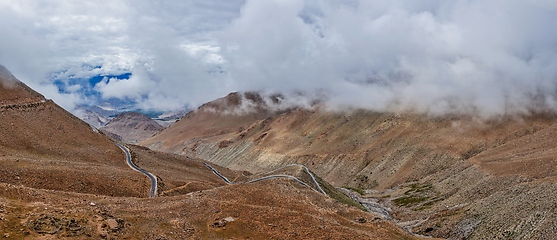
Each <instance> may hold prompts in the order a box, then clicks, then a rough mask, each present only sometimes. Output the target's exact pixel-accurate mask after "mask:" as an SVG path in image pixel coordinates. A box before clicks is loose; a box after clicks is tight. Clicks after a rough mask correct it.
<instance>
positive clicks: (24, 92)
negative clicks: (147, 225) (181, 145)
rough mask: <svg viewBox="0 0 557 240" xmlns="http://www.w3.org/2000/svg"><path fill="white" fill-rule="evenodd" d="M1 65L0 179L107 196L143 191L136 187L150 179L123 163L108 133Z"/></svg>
mask: <svg viewBox="0 0 557 240" xmlns="http://www.w3.org/2000/svg"><path fill="white" fill-rule="evenodd" d="M0 70H1V71H0V72H2V74H1V76H0V82H2V83H3V84H2V85H0V103H1V104H0V162H2V168H1V169H0V182H3V183H8V184H15V185H23V186H26V187H32V188H39V189H50V190H60V191H73V192H80V193H90V194H103V195H109V196H137V197H139V196H143V195H144V194H145V193H143V192H142V191H138V189H141V188H143V186H145V185H147V184H149V182H148V181H147V180H146V179H144V177H142V176H141V175H140V174H136V173H135V172H134V171H132V170H131V169H130V168H129V167H128V166H127V164H126V163H125V162H124V161H123V160H122V159H123V155H122V151H121V150H120V149H119V148H118V147H116V146H115V145H114V144H113V142H112V141H111V140H110V139H109V138H108V137H106V136H104V135H101V134H98V133H96V132H95V131H93V129H92V128H91V127H90V126H89V125H88V124H86V123H84V122H83V121H81V120H79V119H78V118H76V117H74V116H73V115H72V114H70V113H68V112H67V111H65V110H64V109H62V108H61V107H59V106H58V105H56V104H55V103H54V102H52V101H51V100H47V99H45V98H44V97H43V96H42V95H40V94H39V93H37V92H35V91H33V90H32V89H30V88H29V87H27V86H26V85H25V84H23V83H22V82H20V81H19V80H17V79H16V78H15V77H13V76H12V75H11V73H9V71H8V70H6V69H5V68H4V67H1V68H0ZM107 185H114V186H118V187H106V186H107Z"/></svg>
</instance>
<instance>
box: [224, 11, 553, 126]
mask: <svg viewBox="0 0 557 240" xmlns="http://www.w3.org/2000/svg"><path fill="white" fill-rule="evenodd" d="M556 12H557V7H556V4H555V3H554V2H551V1H546V2H543V1H536V2H535V3H532V2H525V1H307V2H302V1H275V2H272V3H269V2H261V1H248V2H247V3H246V4H245V5H244V8H243V9H242V12H241V16H240V17H239V18H238V19H236V20H235V21H234V22H233V23H232V25H231V26H230V27H229V28H228V29H227V32H226V33H225V34H224V39H225V40H227V43H228V44H229V48H230V52H229V54H230V55H229V56H228V59H230V63H231V64H230V74H231V76H232V78H233V79H235V80H238V81H240V82H239V84H240V86H242V88H250V87H251V88H254V89H257V88H272V89H279V90H282V91H294V90H297V89H305V90H312V89H315V90H324V91H326V92H328V93H329V97H330V98H329V101H330V103H331V104H333V105H336V106H337V107H346V106H355V107H363V108H369V109H373V110H393V109H395V110H397V109H409V110H415V111H419V112H428V113H446V112H455V111H473V112H477V113H480V114H485V115H492V114H505V113H511V112H523V111H526V110H527V109H529V108H532V107H544V108H548V109H552V110H556V109H557V101H556V90H557V88H556V87H557V32H555V31H552V30H551V26H553V25H554V24H556V23H557V14H555V13H556ZM240 79H241V80H240Z"/></svg>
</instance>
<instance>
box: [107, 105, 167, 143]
mask: <svg viewBox="0 0 557 240" xmlns="http://www.w3.org/2000/svg"><path fill="white" fill-rule="evenodd" d="M163 129H164V127H163V126H161V125H160V124H158V123H157V122H156V121H155V120H153V119H151V118H150V117H148V116H147V115H145V114H142V113H138V112H127V113H122V114H120V115H118V116H116V117H115V118H113V119H112V120H110V121H109V122H108V123H107V124H106V125H105V126H104V127H102V128H100V130H101V131H103V132H109V133H112V134H115V135H117V136H116V139H118V140H121V141H123V142H126V143H132V144H133V143H137V142H139V141H142V140H144V139H146V138H149V137H151V136H153V135H155V134H156V133H158V132H160V131H162V130H163Z"/></svg>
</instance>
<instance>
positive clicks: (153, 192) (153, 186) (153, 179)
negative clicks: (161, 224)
mask: <svg viewBox="0 0 557 240" xmlns="http://www.w3.org/2000/svg"><path fill="white" fill-rule="evenodd" d="M114 144H116V146H118V147H119V148H120V149H122V151H124V153H126V163H127V164H128V166H130V168H132V169H133V170H135V171H138V172H140V173H143V174H145V175H147V177H149V178H150V179H151V193H150V197H152V198H153V197H155V196H156V195H157V177H156V176H155V175H153V174H152V173H150V172H147V171H145V170H143V169H141V168H139V167H138V166H136V165H135V164H133V162H132V157H131V154H130V150H129V149H128V148H127V147H126V146H124V145H122V144H120V143H117V142H114Z"/></svg>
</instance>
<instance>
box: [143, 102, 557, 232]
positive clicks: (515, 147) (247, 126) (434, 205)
mask: <svg viewBox="0 0 557 240" xmlns="http://www.w3.org/2000/svg"><path fill="white" fill-rule="evenodd" d="M251 95H253V94H251ZM231 96H232V99H237V98H238V94H233V95H229V96H227V97H226V98H223V99H219V100H217V101H215V102H212V103H211V104H207V105H204V106H202V107H200V108H199V109H198V110H197V111H195V112H192V113H190V114H188V115H186V116H185V117H184V118H183V119H182V120H180V121H179V122H178V123H176V124H175V125H173V126H171V127H170V128H168V129H167V130H165V131H163V132H162V133H160V134H158V135H156V136H155V137H153V138H151V139H148V140H147V141H144V142H143V143H142V144H143V145H145V146H148V147H151V148H153V149H159V150H163V151H167V152H173V153H177V154H182V155H187V156H195V157H200V158H203V159H207V160H209V161H211V162H214V163H217V164H219V165H222V166H226V167H230V168H232V169H237V170H239V169H245V170H249V171H254V172H260V171H266V170H271V169H274V168H277V167H280V166H284V165H288V164H292V163H297V164H304V165H306V166H308V167H309V168H310V169H311V170H312V171H314V172H315V173H317V174H318V175H320V176H322V177H323V178H324V179H325V180H327V181H329V182H331V183H332V184H333V185H335V186H337V187H340V186H346V187H350V188H353V189H360V190H368V191H367V193H366V194H367V196H368V197H375V198H377V199H379V201H382V202H383V203H384V204H385V205H387V206H390V207H392V209H393V215H394V216H395V217H396V218H397V219H398V221H400V222H401V225H403V226H405V227H407V228H408V229H411V230H412V231H414V232H419V233H421V234H427V235H431V236H436V237H452V238H462V237H469V238H475V239H486V238H526V239H547V238H548V237H551V236H556V235H557V232H555V230H554V229H555V227H556V226H557V225H556V224H555V222H554V221H553V220H551V219H554V218H553V217H551V216H554V215H555V213H556V209H555V205H554V204H553V203H554V201H555V197H554V196H552V194H551V192H552V191H547V190H544V189H553V188H555V187H556V186H557V184H555V183H556V181H555V175H556V174H557V162H555V161H556V158H557V152H556V149H555V147H554V144H553V142H555V140H556V139H555V136H556V135H555V133H556V132H555V127H556V125H555V123H556V122H557V121H556V120H557V118H556V116H554V115H552V114H542V113H535V114H534V113H533V114H528V115H524V116H505V117H500V118H496V119H478V118H475V117H471V116H467V115H462V116H442V117H435V116H425V115H418V114H411V113H378V112H370V111H365V110H346V111H342V112H332V111H327V110H326V109H325V108H324V107H323V106H320V105H315V106H314V107H313V108H312V109H290V110H283V111H282V112H272V111H261V110H260V109H264V106H265V104H268V102H272V101H265V100H263V101H261V100H257V101H254V100H253V99H254V97H240V100H239V101H240V103H238V104H235V105H230V104H228V105H227V104H223V103H228V102H231V101H232V100H231V99H230V98H231ZM240 96H242V95H241V94H240ZM241 101H244V103H242V102H241ZM233 102H238V101H237V100H234V101H233ZM246 102H247V103H246ZM213 105H219V106H220V109H219V108H218V107H214V106H213ZM246 105H248V106H255V107H253V108H252V110H251V111H246V110H243V112H240V111H239V110H235V109H238V108H239V107H238V106H246ZM207 106H211V107H210V108H209V107H207ZM227 107H228V108H227ZM223 109H226V110H223ZM361 192H362V193H364V192H363V191H361Z"/></svg>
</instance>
